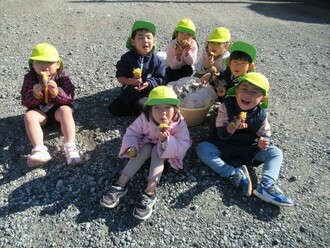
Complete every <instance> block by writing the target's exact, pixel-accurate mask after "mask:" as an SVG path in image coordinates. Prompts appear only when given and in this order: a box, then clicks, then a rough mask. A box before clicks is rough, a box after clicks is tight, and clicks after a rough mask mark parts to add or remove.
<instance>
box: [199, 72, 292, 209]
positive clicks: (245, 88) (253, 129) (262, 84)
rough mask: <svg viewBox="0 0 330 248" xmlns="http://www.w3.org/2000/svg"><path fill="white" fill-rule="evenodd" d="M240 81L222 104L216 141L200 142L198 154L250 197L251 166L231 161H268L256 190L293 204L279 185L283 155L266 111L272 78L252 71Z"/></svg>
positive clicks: (252, 163) (264, 197)
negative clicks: (271, 140) (277, 183)
mask: <svg viewBox="0 0 330 248" xmlns="http://www.w3.org/2000/svg"><path fill="white" fill-rule="evenodd" d="M238 84H239V85H238V86H235V87H233V88H231V89H229V90H228V97H227V98H226V99H225V102H224V103H223V104H221V105H220V106H219V112H218V117H217V119H216V129H217V136H218V137H217V138H216V139H215V140H214V141H213V142H212V143H210V142H202V143H200V144H199V145H198V146H197V148H196V151H197V155H198V157H199V158H200V159H201V160H202V161H203V162H204V163H205V164H207V165H208V166H210V167H211V168H212V169H213V170H214V171H216V172H217V173H219V174H220V175H221V176H222V177H228V178H229V180H230V182H231V183H232V184H234V185H235V186H236V187H241V188H242V190H243V192H244V194H245V195H246V196H250V195H251V191H252V186H251V180H250V176H249V173H248V170H247V167H246V166H245V165H242V166H241V167H239V168H236V169H235V168H234V167H233V166H231V165H230V164H228V162H230V161H232V160H234V159H237V158H239V159H240V160H242V162H243V163H245V164H247V165H250V166H255V165H257V164H260V162H262V163H264V165H263V174H262V179H261V183H260V184H259V185H258V187H257V189H256V190H254V191H253V193H254V194H255V195H256V196H258V197H260V198H261V199H262V200H264V201H267V202H271V203H273V204H275V205H278V206H293V205H294V203H293V201H292V200H291V199H289V198H286V197H285V196H284V195H283V192H282V191H281V190H280V189H279V188H278V187H277V186H276V182H277V179H278V176H279V172H280V168H281V164H282V158H283V154H282V151H281V150H280V149H279V148H277V147H276V146H273V145H271V144H270V135H271V134H270V125H269V123H268V119H267V110H266V108H267V107H268V88H269V83H268V79H267V78H266V77H265V76H264V75H262V74H261V73H255V72H250V73H247V74H245V75H244V76H241V77H239V78H238ZM241 111H243V114H242V112H241ZM244 113H245V114H244ZM244 115H245V116H244Z"/></svg>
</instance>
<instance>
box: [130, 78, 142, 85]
mask: <svg viewBox="0 0 330 248" xmlns="http://www.w3.org/2000/svg"><path fill="white" fill-rule="evenodd" d="M142 83H143V81H142V78H135V77H133V78H132V85H141V84H142Z"/></svg>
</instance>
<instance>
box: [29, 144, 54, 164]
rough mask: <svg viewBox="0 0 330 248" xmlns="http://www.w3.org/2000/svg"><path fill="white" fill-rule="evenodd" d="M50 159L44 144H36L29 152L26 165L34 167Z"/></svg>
mask: <svg viewBox="0 0 330 248" xmlns="http://www.w3.org/2000/svg"><path fill="white" fill-rule="evenodd" d="M51 159H52V157H51V156H50V155H49V153H48V149H47V147H46V146H36V147H34V148H33V149H32V152H31V154H30V155H29V156H28V159H27V165H28V166H29V167H34V166H38V165H42V164H44V163H46V162H48V161H49V160H51Z"/></svg>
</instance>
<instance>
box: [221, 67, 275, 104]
mask: <svg viewBox="0 0 330 248" xmlns="http://www.w3.org/2000/svg"><path fill="white" fill-rule="evenodd" d="M237 80H238V85H237V86H234V87H232V88H230V89H228V91H227V96H235V93H236V89H237V87H238V86H239V84H240V83H241V82H244V81H248V82H249V83H251V84H253V85H255V86H257V87H258V88H260V89H261V90H262V91H263V92H264V94H265V97H266V100H265V101H264V102H263V103H262V104H260V107H261V108H267V107H268V90H269V82H268V79H267V78H266V77H265V76H264V75H263V74H261V73H258V72H249V73H246V74H245V75H243V76H240V77H239V78H238V79H237Z"/></svg>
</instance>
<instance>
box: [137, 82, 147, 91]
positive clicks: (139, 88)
mask: <svg viewBox="0 0 330 248" xmlns="http://www.w3.org/2000/svg"><path fill="white" fill-rule="evenodd" d="M148 86H149V83H148V82H145V83H143V84H139V85H138V86H136V87H134V89H135V90H138V91H141V90H143V89H145V88H147V87H148Z"/></svg>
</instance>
